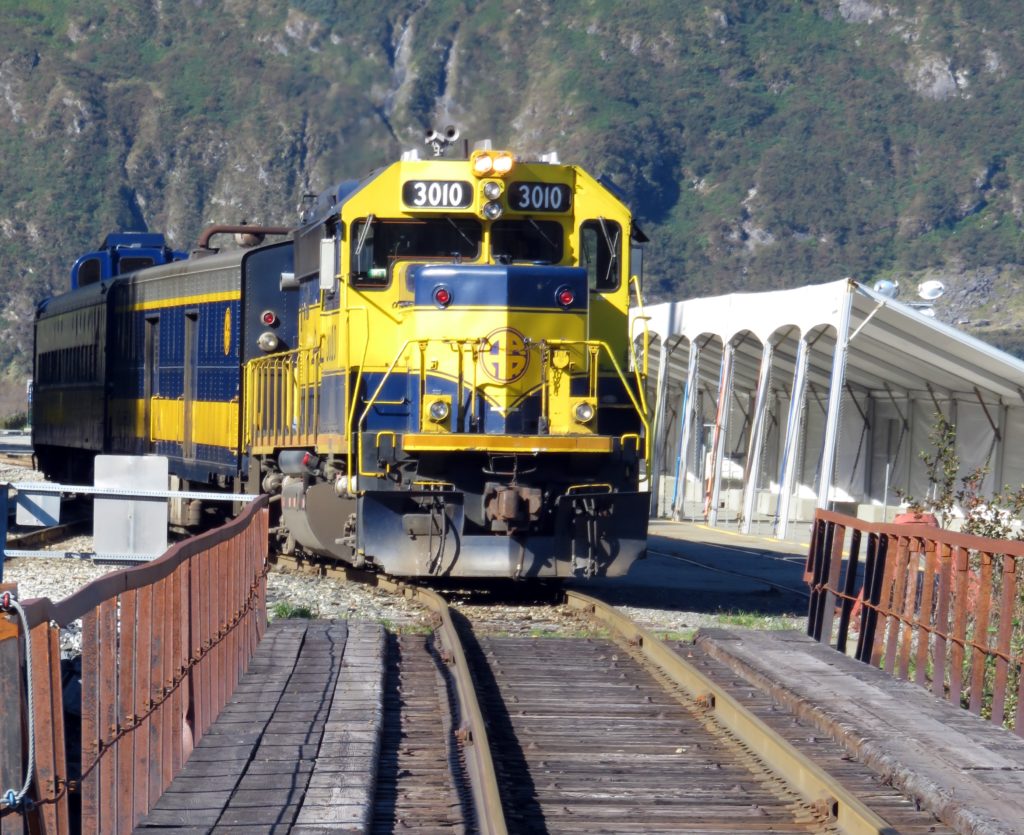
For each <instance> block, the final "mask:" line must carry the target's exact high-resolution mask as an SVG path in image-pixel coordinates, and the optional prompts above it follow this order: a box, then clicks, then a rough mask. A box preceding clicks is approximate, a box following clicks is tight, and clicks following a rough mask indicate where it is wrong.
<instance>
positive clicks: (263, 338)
mask: <svg viewBox="0 0 1024 835" xmlns="http://www.w3.org/2000/svg"><path fill="white" fill-rule="evenodd" d="M280 344H281V341H280V340H279V339H278V338H277V334H275V333H271V332H270V331H264V332H263V333H261V334H260V338H259V339H257V340H256V345H257V346H259V349H260V350H261V351H266V352H267V353H268V354H269V353H270V352H271V351H276V350H277V346H278V345H280Z"/></svg>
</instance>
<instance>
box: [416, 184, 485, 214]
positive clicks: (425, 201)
mask: <svg viewBox="0 0 1024 835" xmlns="http://www.w3.org/2000/svg"><path fill="white" fill-rule="evenodd" d="M472 200H473V187H472V186H471V185H470V184H469V183H467V182H463V181H461V180H409V181H408V182H406V183H404V184H403V185H402V202H403V203H405V205H406V206H411V207H412V208H414V209H465V208H466V207H467V206H469V204H470V203H471V202H472Z"/></svg>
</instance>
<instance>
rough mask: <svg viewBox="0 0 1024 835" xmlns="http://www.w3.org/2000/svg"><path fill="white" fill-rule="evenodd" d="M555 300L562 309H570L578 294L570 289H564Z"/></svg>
mask: <svg viewBox="0 0 1024 835" xmlns="http://www.w3.org/2000/svg"><path fill="white" fill-rule="evenodd" d="M555 298H556V299H557V300H558V303H559V304H560V305H561V306H562V307H569V306H570V305H571V304H572V303H573V302H574V301H576V294H575V293H573V291H572V290H570V289H569V288H568V287H563V288H561V289H560V290H559V291H558V293H556V294H555Z"/></svg>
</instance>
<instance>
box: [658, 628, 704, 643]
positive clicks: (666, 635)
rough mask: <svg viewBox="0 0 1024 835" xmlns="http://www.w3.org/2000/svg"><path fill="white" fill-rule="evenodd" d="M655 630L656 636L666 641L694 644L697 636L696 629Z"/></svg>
mask: <svg viewBox="0 0 1024 835" xmlns="http://www.w3.org/2000/svg"><path fill="white" fill-rule="evenodd" d="M653 632H654V637H655V638H657V639H659V640H661V641H665V642H666V643H668V642H676V641H679V642H682V643H689V644H692V643H693V639H694V638H696V637H697V630H696V629H668V630H661V629H656V630H653Z"/></svg>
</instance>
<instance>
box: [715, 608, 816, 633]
mask: <svg viewBox="0 0 1024 835" xmlns="http://www.w3.org/2000/svg"><path fill="white" fill-rule="evenodd" d="M717 618H718V625H719V626H740V627H743V628H744V629H763V630H767V631H778V630H782V629H797V628H799V624H798V620H799V618H797V617H796V616H792V615H759V614H757V613H756V612H721V613H720V614H719V615H717Z"/></svg>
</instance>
